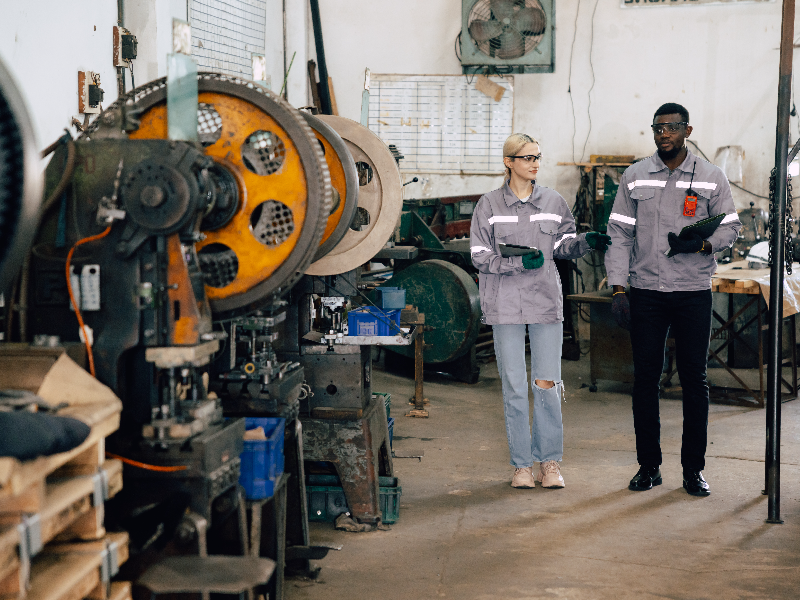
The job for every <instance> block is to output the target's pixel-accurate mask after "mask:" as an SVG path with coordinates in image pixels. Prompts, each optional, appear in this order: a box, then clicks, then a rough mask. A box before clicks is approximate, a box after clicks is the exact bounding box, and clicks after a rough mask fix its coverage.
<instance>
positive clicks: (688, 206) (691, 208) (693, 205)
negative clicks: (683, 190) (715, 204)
mask: <svg viewBox="0 0 800 600" xmlns="http://www.w3.org/2000/svg"><path fill="white" fill-rule="evenodd" d="M696 211H697V196H686V199H685V200H684V201H683V216H684V217H693V216H694V213H695V212H696Z"/></svg>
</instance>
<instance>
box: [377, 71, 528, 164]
mask: <svg viewBox="0 0 800 600" xmlns="http://www.w3.org/2000/svg"><path fill="white" fill-rule="evenodd" d="M490 79H491V80H492V81H493V82H494V83H497V84H498V85H501V86H502V87H504V88H505V89H506V91H505V92H504V93H503V96H502V98H501V99H500V101H499V102H498V101H495V100H494V99H492V98H489V97H488V96H486V95H485V94H484V93H482V92H480V91H478V90H477V89H475V82H476V80H475V79H474V78H473V77H471V76H470V77H468V76H465V75H413V76H410V75H375V74H373V75H372V77H371V81H370V96H369V128H370V129H371V130H372V131H373V132H375V133H376V134H377V135H378V136H379V137H380V138H381V139H382V140H383V141H384V142H386V143H387V144H394V145H395V146H397V149H398V150H399V151H400V153H401V154H403V155H404V157H405V158H404V159H403V160H401V161H400V169H402V170H403V171H404V172H417V173H444V174H447V173H470V174H492V175H495V174H498V173H501V172H502V171H503V160H502V150H503V143H504V142H505V140H506V138H507V137H508V136H509V135H511V133H512V131H513V129H512V128H513V115H514V79H513V77H511V76H507V77H505V78H502V77H491V78H490Z"/></svg>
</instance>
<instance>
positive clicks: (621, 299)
mask: <svg viewBox="0 0 800 600" xmlns="http://www.w3.org/2000/svg"><path fill="white" fill-rule="evenodd" d="M611 314H612V315H614V320H615V321H616V322H617V325H619V326H620V327H622V328H623V329H627V330H628V331H630V330H631V305H630V304H629V303H628V294H626V293H625V292H617V293H615V294H614V296H613V297H612V299H611Z"/></svg>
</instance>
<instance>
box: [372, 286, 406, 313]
mask: <svg viewBox="0 0 800 600" xmlns="http://www.w3.org/2000/svg"><path fill="white" fill-rule="evenodd" d="M375 292H376V293H377V294H378V306H380V307H381V308H385V309H396V308H399V309H403V308H405V307H406V291H405V290H404V289H403V288H399V287H379V288H375Z"/></svg>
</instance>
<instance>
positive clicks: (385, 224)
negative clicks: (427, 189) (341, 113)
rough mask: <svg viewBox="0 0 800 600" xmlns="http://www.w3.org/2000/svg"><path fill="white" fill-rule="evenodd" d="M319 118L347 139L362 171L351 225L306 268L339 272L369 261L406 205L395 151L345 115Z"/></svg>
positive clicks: (314, 272)
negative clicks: (337, 241) (338, 240)
mask: <svg viewBox="0 0 800 600" xmlns="http://www.w3.org/2000/svg"><path fill="white" fill-rule="evenodd" d="M317 119H319V120H321V121H322V122H324V123H325V124H327V125H330V127H331V128H333V129H334V130H335V131H336V133H338V134H339V135H340V136H341V137H342V139H344V141H345V144H346V145H347V149H348V150H349V151H350V154H351V155H352V157H353V160H354V161H355V167H356V172H357V174H358V185H359V187H358V207H357V209H356V214H355V216H354V219H353V221H352V222H351V223H350V227H349V229H348V230H347V231H346V233H345V234H344V237H343V238H342V239H341V241H340V242H339V243H338V244H337V245H336V247H335V248H333V249H332V250H331V251H330V252H328V253H327V254H326V255H325V256H324V257H322V258H320V259H318V260H317V261H315V262H314V263H313V264H312V265H311V266H310V267H309V268H308V269H307V270H306V273H308V274H309V275H338V274H340V273H345V272H347V271H352V270H353V269H355V268H357V267H359V266H361V265H362V264H364V263H365V262H368V261H369V260H370V259H371V258H372V257H373V256H375V255H376V254H377V253H378V251H379V250H380V249H381V248H382V247H383V246H384V244H385V243H386V241H387V240H388V239H389V238H390V237H391V235H392V232H393V231H394V228H395V227H396V226H397V221H398V219H399V218H400V212H401V211H402V208H403V186H402V183H401V182H400V172H399V170H398V168H397V163H396V162H395V160H394V157H393V156H392V153H391V152H390V151H389V148H388V147H387V146H386V144H385V143H384V142H383V140H381V139H380V138H379V137H378V136H377V135H375V134H374V133H372V132H371V131H370V130H369V129H367V128H366V127H364V126H362V125H360V124H359V123H356V122H355V121H351V120H350V119H345V118H344V117H336V116H329V115H317Z"/></svg>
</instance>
